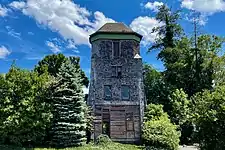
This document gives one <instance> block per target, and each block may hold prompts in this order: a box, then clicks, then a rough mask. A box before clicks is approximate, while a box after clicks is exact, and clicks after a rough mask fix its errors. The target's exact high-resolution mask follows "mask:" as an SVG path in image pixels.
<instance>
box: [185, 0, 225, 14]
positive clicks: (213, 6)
mask: <svg viewBox="0 0 225 150" xmlns="http://www.w3.org/2000/svg"><path fill="white" fill-rule="evenodd" d="M181 7H183V8H187V9H190V10H196V11H198V12H201V13H208V14H213V13H216V12H221V11H225V2H224V1H223V0H182V2H181Z"/></svg>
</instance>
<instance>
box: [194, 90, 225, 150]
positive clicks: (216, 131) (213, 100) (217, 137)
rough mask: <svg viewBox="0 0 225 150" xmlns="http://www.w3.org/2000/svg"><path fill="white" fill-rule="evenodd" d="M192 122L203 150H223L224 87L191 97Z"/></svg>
mask: <svg viewBox="0 0 225 150" xmlns="http://www.w3.org/2000/svg"><path fill="white" fill-rule="evenodd" d="M192 101H193V104H195V105H193V107H192V112H193V122H194V123H195V124H196V128H197V133H196V135H197V137H198V139H199V144H200V147H201V149H203V150H223V149H225V135H224V132H225V86H218V87H216V88H215V90H213V91H208V90H205V91H204V92H202V93H198V94H196V95H195V96H193V97H192Z"/></svg>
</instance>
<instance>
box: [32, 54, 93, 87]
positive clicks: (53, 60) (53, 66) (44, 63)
mask: <svg viewBox="0 0 225 150" xmlns="http://www.w3.org/2000/svg"><path fill="white" fill-rule="evenodd" d="M68 60H70V61H71V63H72V64H73V65H74V67H75V68H77V69H79V68H80V64H79V63H80V58H79V57H72V56H70V57H66V56H64V55H63V54H52V55H47V56H46V57H45V58H44V59H42V60H41V61H39V62H38V65H36V66H35V69H34V70H35V71H37V72H38V73H39V74H43V73H45V72H48V73H49V74H50V75H51V76H54V77H56V76H57V74H58V73H59V69H60V68H61V66H62V64H63V63H65V62H66V61H68ZM80 75H81V78H82V83H83V85H85V86H86V87H87V86H88V83H89V81H88V78H87V77H86V76H85V73H84V71H82V70H81V71H80Z"/></svg>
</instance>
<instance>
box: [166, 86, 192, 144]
mask: <svg viewBox="0 0 225 150" xmlns="http://www.w3.org/2000/svg"><path fill="white" fill-rule="evenodd" d="M170 103H171V105H172V111H171V114H170V118H171V120H172V122H173V123H175V124H176V125H179V130H180V131H181V137H180V141H181V144H190V143H192V142H194V141H193V130H194V127H193V125H192V121H191V117H190V116H191V111H190V108H191V104H192V103H191V101H190V100H189V99H188V95H187V94H186V93H185V92H184V91H183V89H176V90H175V91H174V92H173V93H172V94H171V95H170Z"/></svg>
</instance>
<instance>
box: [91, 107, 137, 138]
mask: <svg viewBox="0 0 225 150" xmlns="http://www.w3.org/2000/svg"><path fill="white" fill-rule="evenodd" d="M105 122H106V123H107V122H109V124H110V127H109V136H110V138H112V139H116V140H115V141H120V140H119V139H121V141H124V140H125V139H127V140H125V141H129V140H130V141H137V140H140V135H141V128H140V115H139V106H104V105H103V106H99V105H98V106H97V109H95V120H94V124H95V125H94V128H95V129H94V130H95V131H94V133H95V138H96V137H97V136H98V135H100V134H102V132H103V131H104V130H103V123H105Z"/></svg>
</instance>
